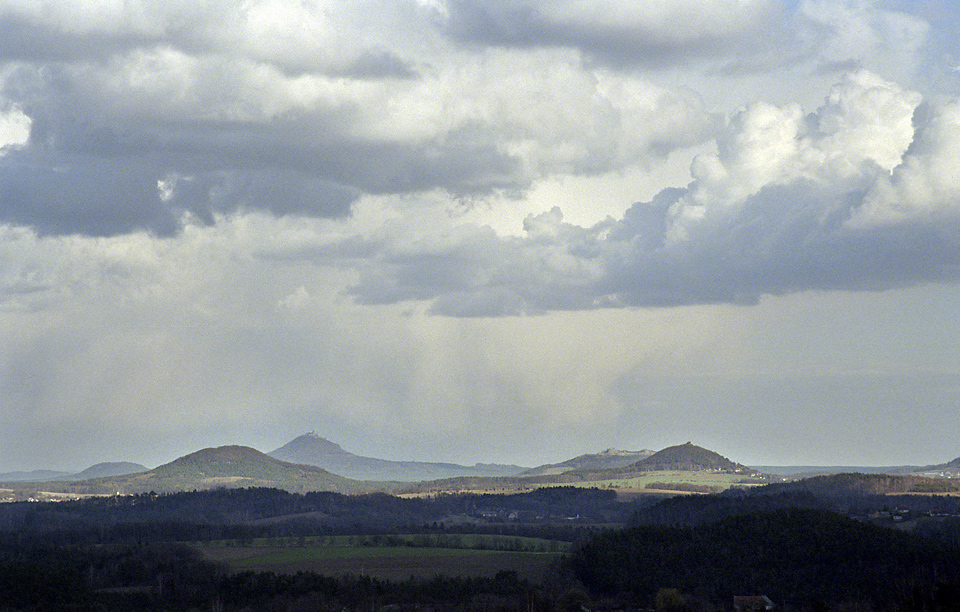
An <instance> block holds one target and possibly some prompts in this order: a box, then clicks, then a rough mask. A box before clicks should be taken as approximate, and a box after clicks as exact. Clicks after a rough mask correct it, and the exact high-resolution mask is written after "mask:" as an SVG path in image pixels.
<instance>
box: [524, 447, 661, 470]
mask: <svg viewBox="0 0 960 612" xmlns="http://www.w3.org/2000/svg"><path fill="white" fill-rule="evenodd" d="M653 454H654V451H652V450H641V451H622V450H617V449H615V448H610V449H607V450H605V451H603V452H601V453H594V454H587V455H580V456H578V457H574V458H573V459H568V460H566V461H563V462H561V463H551V464H547V465H541V466H539V467H535V468H531V469H529V470H524V471H523V472H522V473H521V474H520V475H521V476H554V475H557V474H563V473H565V472H570V471H573V470H604V469H609V468H618V467H624V466H628V465H630V464H632V463H636V462H637V461H639V460H641V459H646V458H647V457H649V456H651V455H653Z"/></svg>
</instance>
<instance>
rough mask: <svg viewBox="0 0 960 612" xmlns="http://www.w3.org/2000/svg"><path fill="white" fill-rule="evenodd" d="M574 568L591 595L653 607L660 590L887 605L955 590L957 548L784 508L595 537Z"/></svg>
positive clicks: (712, 597) (959, 568)
mask: <svg viewBox="0 0 960 612" xmlns="http://www.w3.org/2000/svg"><path fill="white" fill-rule="evenodd" d="M570 563H571V567H572V570H573V571H574V573H575V574H576V575H577V577H578V578H579V579H580V580H581V581H582V582H583V584H584V585H585V586H586V587H587V588H588V589H589V590H590V591H591V594H592V595H593V596H594V597H597V598H602V597H609V598H614V599H617V600H619V601H629V602H632V603H633V604H634V605H638V606H650V605H651V604H653V603H654V598H655V596H656V593H657V591H658V590H659V589H661V588H663V587H664V586H666V585H669V586H671V587H673V588H676V589H679V590H680V591H681V592H683V593H690V594H697V596H699V597H701V598H704V599H706V600H707V601H712V602H723V601H731V600H732V598H733V596H734V595H742V594H744V593H747V594H764V595H767V596H768V597H770V598H771V599H773V600H774V601H775V602H785V601H801V602H808V603H809V602H815V601H821V602H823V603H826V604H828V605H830V604H838V603H840V602H850V601H856V602H873V603H877V604H879V603H881V602H889V601H898V600H902V599H903V598H905V597H906V596H908V595H909V593H910V590H911V589H912V588H914V587H917V586H919V585H924V586H923V589H924V591H925V592H927V593H930V592H932V591H933V589H934V588H935V585H934V584H932V582H931V580H932V577H934V576H935V577H937V580H939V581H944V582H952V584H954V585H956V584H957V581H958V580H960V550H958V549H957V548H954V547H948V546H944V545H941V544H937V543H934V542H930V541H926V540H923V539H921V538H917V537H914V536H911V535H908V534H905V533H902V532H900V531H897V530H893V529H886V528H881V527H876V526H873V525H868V524H864V523H861V522H858V521H854V520H852V519H848V518H846V517H843V516H841V515H838V514H835V513H832V512H826V511H821V510H809V509H784V510H777V511H772V512H754V513H750V514H741V515H737V516H731V517H728V518H726V519H724V520H721V521H718V522H714V523H708V524H704V525H700V526H697V527H693V528H684V527H672V526H671V527H654V526H648V527H637V528H633V529H626V530H621V531H609V532H604V533H602V534H599V535H597V536H596V537H594V538H593V540H592V541H591V542H589V543H588V544H585V545H584V546H582V547H579V548H578V549H577V550H576V551H575V553H574V555H573V556H572V558H571V561H570Z"/></svg>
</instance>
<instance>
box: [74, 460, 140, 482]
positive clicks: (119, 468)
mask: <svg viewBox="0 0 960 612" xmlns="http://www.w3.org/2000/svg"><path fill="white" fill-rule="evenodd" d="M148 469H150V468H148V467H147V466H145V465H140V464H139V463H131V462H129V461H119V462H112V463H98V464H96V465H92V466H90V467H88V468H87V469H85V470H83V471H82V472H77V473H76V474H70V475H69V476H64V477H61V480H90V479H91V478H109V477H111V476H126V475H127V474H137V473H139V472H146V471H147V470H148Z"/></svg>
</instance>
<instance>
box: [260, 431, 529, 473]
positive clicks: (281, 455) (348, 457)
mask: <svg viewBox="0 0 960 612" xmlns="http://www.w3.org/2000/svg"><path fill="white" fill-rule="evenodd" d="M267 454H268V455H270V456H271V457H273V458H275V459H280V460H283V461H289V462H291V463H301V464H304V465H314V466H317V467H321V468H323V469H325V470H328V471H330V472H333V473H334V474H338V475H340V476H345V477H347V478H353V479H357V480H386V481H399V482H419V481H422V480H436V479H440V478H456V477H459V476H514V475H516V474H519V473H520V472H522V471H523V469H524V468H522V467H520V466H516V465H499V464H483V463H478V464H476V465H474V466H464V465H457V464H454V463H424V462H420V461H390V460H388V459H375V458H373V457H363V456H360V455H355V454H353V453H351V452H348V451H345V450H343V449H342V448H341V447H340V445H338V444H335V443H333V442H331V441H329V440H327V439H325V438H321V437H320V436H319V435H317V434H316V433H315V432H310V433H306V434H303V435H301V436H298V437H296V438H294V439H293V440H291V441H290V442H288V443H287V444H284V445H283V446H281V447H280V448H278V449H276V450H274V451H271V452H269V453H267Z"/></svg>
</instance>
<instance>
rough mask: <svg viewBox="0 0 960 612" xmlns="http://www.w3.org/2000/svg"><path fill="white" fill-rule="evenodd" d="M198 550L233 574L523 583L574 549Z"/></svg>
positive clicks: (531, 543)
mask: <svg viewBox="0 0 960 612" xmlns="http://www.w3.org/2000/svg"><path fill="white" fill-rule="evenodd" d="M398 543H399V545H398ZM430 544H433V545H430ZM195 546H196V547H197V548H198V549H199V550H200V551H201V552H202V553H203V555H204V557H205V558H207V559H209V560H211V561H218V562H222V563H225V564H227V565H228V566H229V567H230V568H231V569H233V570H235V571H245V570H252V571H271V572H276V573H294V572H298V571H312V572H317V573H320V574H325V575H331V576H342V575H345V574H352V575H366V576H372V577H375V578H380V579H384V580H405V579H407V578H410V577H411V576H415V577H422V578H430V577H432V576H436V575H438V574H445V575H451V576H487V577H492V576H494V575H496V573H497V572H499V571H501V570H512V571H515V572H517V574H518V576H520V577H521V578H528V579H531V580H540V579H541V578H542V577H543V575H544V574H545V572H546V571H547V570H548V568H549V567H550V566H551V565H552V564H553V563H554V562H555V561H556V560H557V559H559V558H560V557H561V556H562V555H563V554H564V552H565V551H566V550H569V546H570V545H569V543H567V542H557V541H553V540H541V539H537V538H517V537H508V536H496V535H480V534H471V535H457V534H428V535H389V536H317V537H311V538H303V539H300V538H260V539H256V540H251V541H249V542H238V541H232V540H225V541H219V542H210V543H203V544H199V543H198V544H195ZM551 549H552V550H551ZM535 551H539V552H535Z"/></svg>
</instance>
